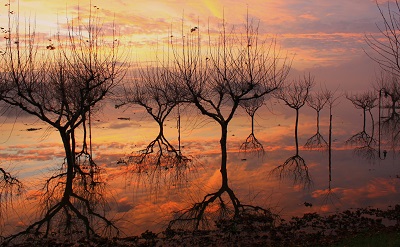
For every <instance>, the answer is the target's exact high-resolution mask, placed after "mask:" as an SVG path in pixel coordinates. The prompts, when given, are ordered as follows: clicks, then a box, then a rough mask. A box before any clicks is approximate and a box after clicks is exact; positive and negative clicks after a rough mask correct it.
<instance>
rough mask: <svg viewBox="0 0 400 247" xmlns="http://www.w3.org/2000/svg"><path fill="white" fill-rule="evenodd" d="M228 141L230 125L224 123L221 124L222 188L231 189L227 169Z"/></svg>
mask: <svg viewBox="0 0 400 247" xmlns="http://www.w3.org/2000/svg"><path fill="white" fill-rule="evenodd" d="M227 139H228V125H227V124H225V123H223V124H221V140H220V144H221V169H220V172H221V176H222V186H221V188H225V189H226V188H229V186H228V171H227V169H226V165H227V157H228V154H227Z"/></svg>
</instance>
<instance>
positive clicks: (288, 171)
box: [272, 74, 314, 187]
mask: <svg viewBox="0 0 400 247" xmlns="http://www.w3.org/2000/svg"><path fill="white" fill-rule="evenodd" d="M313 85H314V77H312V76H311V75H310V74H309V75H308V76H306V75H304V77H303V78H298V79H297V80H293V81H292V82H291V83H290V84H289V85H287V86H286V87H284V88H282V89H280V90H279V91H278V92H277V93H276V97H277V98H278V99H280V100H282V101H283V102H284V103H285V104H286V105H287V106H289V107H290V108H292V109H294V110H296V122H295V126H294V139H295V144H296V146H295V148H296V153H295V155H293V156H291V157H289V158H288V159H286V161H285V162H284V163H283V164H282V165H279V166H278V167H276V168H274V169H273V170H272V173H277V174H278V175H279V177H280V178H286V177H289V178H291V179H292V180H293V182H294V183H295V184H302V185H304V186H305V187H307V186H310V185H311V177H310V174H309V172H308V166H307V164H306V162H305V160H304V159H303V158H302V157H301V156H300V155H299V140H298V125H299V111H300V108H301V107H303V106H304V105H305V103H306V101H307V98H308V97H309V93H310V89H311V88H312V86H313Z"/></svg>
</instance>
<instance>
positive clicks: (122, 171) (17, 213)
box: [0, 100, 400, 235]
mask: <svg viewBox="0 0 400 247" xmlns="http://www.w3.org/2000/svg"><path fill="white" fill-rule="evenodd" d="M343 101H345V100H343ZM300 113H301V114H300V122H299V143H300V150H299V155H300V156H301V157H302V158H303V159H304V160H305V162H306V164H307V166H308V168H309V173H310V176H311V179H312V183H311V185H310V186H308V187H304V186H303V185H301V184H295V183H293V180H291V179H290V178H287V179H280V178H279V176H277V175H276V174H271V171H272V170H273V169H274V168H275V167H277V166H279V165H281V164H282V163H283V162H284V161H285V160H286V159H287V158H289V157H291V156H293V155H294V154H295V148H294V137H293V127H294V114H293V112H291V111H290V109H289V110H288V109H285V108H284V106H279V105H275V108H274V110H273V111H271V110H270V109H266V108H265V109H263V108H262V109H260V111H259V112H257V114H256V116H255V131H254V134H255V136H256V137H257V139H258V140H259V141H260V142H261V143H262V145H263V147H264V149H265V153H264V155H257V154H254V153H243V152H239V147H240V145H241V143H243V142H244V141H245V140H246V137H247V136H248V135H249V134H250V133H251V126H250V117H249V116H248V115H246V113H245V112H244V111H238V114H237V116H236V117H235V118H234V120H233V122H232V123H231V124H230V127H229V137H228V149H229V154H228V176H229V184H230V187H231V188H232V189H233V190H234V192H235V193H236V195H237V197H238V198H239V200H241V201H242V202H243V203H246V204H252V205H259V206H262V207H264V208H271V210H272V211H273V212H275V213H277V214H279V215H280V216H281V217H282V218H290V217H291V216H300V215H302V214H303V213H309V212H318V213H321V214H329V213H335V212H337V211H341V210H344V209H348V208H356V207H367V206H371V207H380V208H387V206H389V205H395V204H398V203H399V198H400V197H399V189H400V178H399V175H400V163H399V160H400V159H399V157H398V156H397V154H396V152H393V150H391V149H390V148H389V147H388V146H385V145H384V140H383V141H382V146H381V150H384V149H385V150H386V149H387V150H388V155H387V157H386V158H385V159H384V160H381V159H379V158H378V156H377V155H376V158H375V159H372V160H371V159H367V158H366V156H365V155H364V154H362V153H358V154H355V152H354V149H355V148H356V147H355V146H349V145H346V144H345V141H346V140H347V139H348V138H350V137H351V136H352V135H353V134H355V133H357V132H358V131H360V130H361V129H360V128H362V122H360V121H362V116H361V114H360V112H358V111H357V110H356V109H353V108H352V106H351V105H350V104H347V103H346V102H342V103H341V106H337V108H336V109H334V112H333V123H332V125H333V128H332V131H333V138H332V139H333V148H332V163H331V164H332V172H331V181H329V169H328V165H329V160H328V152H327V151H326V150H322V151H321V150H307V149H304V148H303V147H302V145H304V143H305V142H306V141H307V139H308V138H309V137H311V136H313V135H314V134H315V113H314V112H313V111H312V110H310V109H306V108H304V110H301V112H300ZM93 119H94V120H93V124H92V136H93V138H92V143H93V144H92V145H93V152H94V160H95V161H96V163H97V164H98V165H100V166H101V168H103V171H104V174H103V177H104V180H105V182H106V190H105V191H106V193H105V196H106V198H107V205H108V206H107V207H106V215H107V216H108V217H109V218H111V219H113V220H116V221H117V226H119V227H120V228H121V230H122V232H123V233H124V234H126V235H136V234H140V233H142V232H144V231H145V230H151V231H155V232H158V231H161V230H163V229H164V228H165V227H166V226H167V224H168V221H169V220H170V219H171V218H172V215H173V212H176V211H178V210H182V209H184V208H187V207H189V206H191V205H192V204H193V203H195V202H199V201H201V200H202V199H203V197H204V196H205V195H206V194H207V193H212V192H215V191H216V190H218V189H219V187H220V185H221V178H220V172H219V165H220V163H219V162H220V156H219V128H218V126H217V125H215V124H214V123H213V122H211V121H209V120H207V119H204V118H202V117H201V116H200V115H199V114H198V112H196V111H194V110H189V111H187V112H184V113H182V116H181V120H182V123H181V126H182V127H181V145H182V153H183V155H186V156H188V157H190V158H192V159H193V160H194V161H195V162H194V163H193V164H194V165H193V166H192V167H190V169H189V170H188V171H187V172H185V173H184V174H182V175H181V176H179V179H177V180H169V179H167V180H168V181H167V180H164V179H163V178H162V177H161V178H160V179H159V180H152V181H151V182H149V179H148V178H147V177H146V176H141V177H138V176H137V175H136V174H132V173H130V172H129V169H127V167H126V166H124V165H121V164H118V160H120V159H121V158H124V157H126V156H127V155H129V154H131V153H132V152H134V153H135V152H137V151H139V150H140V149H143V148H144V147H145V146H146V145H147V144H148V143H149V142H151V141H152V140H154V138H155V137H156V136H157V134H158V132H157V131H158V126H157V124H156V123H154V122H153V121H152V120H151V119H150V118H149V117H148V116H147V114H146V113H145V112H144V111H143V110H142V109H140V108H130V109H119V110H116V109H113V107H112V106H111V104H110V105H109V106H108V107H105V109H103V110H102V111H99V112H97V113H96V114H95V115H94V117H93ZM176 121H177V113H176V112H173V113H172V114H171V116H170V117H169V118H168V119H167V121H166V122H165V126H164V128H165V130H166V132H165V135H166V137H167V139H168V140H170V141H171V143H173V144H174V145H177V124H176ZM328 127H329V117H328V116H327V111H324V110H323V111H321V122H320V129H321V134H322V135H323V136H324V138H325V140H327V141H328ZM29 128H35V129H36V130H34V131H32V130H31V131H27V129H29ZM1 129H2V132H1V136H0V138H1V139H0V142H1V144H0V150H1V158H2V160H1V165H2V166H3V167H4V168H6V169H7V170H8V171H10V172H11V173H13V174H16V175H17V176H18V177H19V178H20V179H21V180H22V181H23V183H24V186H25V187H24V193H23V194H22V195H20V196H18V197H15V198H14V199H13V203H12V206H9V207H7V208H3V209H2V210H3V212H2V226H1V228H0V229H1V235H7V234H8V233H12V232H15V231H18V230H23V229H24V227H26V226H28V225H29V224H31V223H32V222H34V220H35V219H37V217H39V215H40V213H41V210H40V209H41V206H40V198H41V197H40V196H41V195H42V190H41V188H42V186H43V184H44V181H45V179H46V178H48V177H49V176H51V174H53V173H54V171H56V170H57V169H60V167H61V164H62V162H63V150H62V145H61V141H60V138H59V136H58V134H57V132H55V131H54V130H53V129H48V128H47V126H46V125H45V124H43V123H41V122H38V121H37V120H35V119H33V118H30V117H26V116H18V118H15V117H9V118H7V119H5V120H4V123H3V124H2V126H1ZM375 131H376V129H375ZM377 148H378V147H377V146H375V151H377V150H378V149H377Z"/></svg>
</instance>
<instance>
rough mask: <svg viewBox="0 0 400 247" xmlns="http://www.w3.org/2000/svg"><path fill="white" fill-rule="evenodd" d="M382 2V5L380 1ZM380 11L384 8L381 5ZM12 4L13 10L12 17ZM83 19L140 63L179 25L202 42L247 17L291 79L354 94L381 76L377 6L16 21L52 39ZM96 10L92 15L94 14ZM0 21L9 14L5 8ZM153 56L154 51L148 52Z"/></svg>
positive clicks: (154, 11)
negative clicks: (375, 44)
mask: <svg viewBox="0 0 400 247" xmlns="http://www.w3.org/2000/svg"><path fill="white" fill-rule="evenodd" d="M381 2H382V1H381ZM382 4H383V5H382V7H383V8H386V5H385V3H382ZM17 5H18V4H17V2H15V1H12V3H11V9H12V10H16V9H17ZM78 6H79V10H80V12H81V13H85V12H86V13H87V12H89V9H90V8H91V10H92V11H93V13H96V14H98V15H99V16H100V17H101V18H102V20H103V21H104V23H105V25H107V24H108V23H111V22H112V21H114V22H115V24H116V26H117V28H118V30H119V31H120V32H121V37H120V39H121V42H122V44H123V45H127V46H129V47H130V53H131V54H132V56H133V57H134V58H135V59H136V58H137V57H139V59H141V60H145V57H146V55H149V53H150V51H149V49H150V50H151V47H153V48H154V46H153V45H154V44H156V43H159V42H160V40H162V39H165V38H166V37H168V34H169V32H171V28H172V30H173V31H177V32H179V31H180V28H181V21H182V17H183V18H184V19H185V20H184V22H185V25H186V26H187V27H188V29H189V28H190V27H191V26H197V25H199V29H200V30H201V31H203V33H204V34H206V33H207V32H206V31H207V29H208V27H210V29H213V28H216V27H218V26H219V25H220V23H221V19H222V18H223V17H224V18H225V20H226V22H227V23H229V24H232V25H236V26H240V25H243V23H244V22H245V20H246V14H247V11H246V9H248V14H249V17H250V18H251V19H253V20H255V21H260V34H261V35H265V34H268V35H270V37H276V39H277V42H278V44H279V45H280V46H281V49H282V51H284V52H287V54H288V56H289V57H294V60H293V70H292V75H295V74H296V72H298V71H300V72H303V71H306V72H312V73H313V74H315V75H316V79H317V81H318V82H320V83H322V84H328V87H330V88H334V87H335V88H336V87H337V86H338V85H341V86H343V90H357V89H358V88H359V86H360V85H361V84H364V85H366V84H367V85H370V84H372V83H373V79H374V77H375V73H377V72H378V69H377V68H376V66H375V65H374V64H373V62H372V61H371V60H370V59H369V58H367V56H366V55H365V52H364V51H363V49H366V50H368V46H367V45H366V43H365V40H364V37H365V35H366V34H373V33H376V32H377V31H378V29H377V27H376V25H377V24H379V23H380V22H381V17H380V15H379V11H378V8H377V6H376V2H375V0H353V1H348V0H336V1H329V0H309V1H302V0H288V1H278V0H267V1H261V0H249V1H235V0H196V1H192V0H190V1H183V0H165V1H160V0H157V1H154V0H153V1H148V0H135V1H128V0H118V1H112V4H111V2H110V1H104V0H93V1H92V2H91V3H90V1H75V0H73V1H44V0H21V1H19V13H20V19H23V20H25V18H27V19H35V22H36V28H37V31H39V32H43V33H47V34H55V33H57V26H58V25H57V23H60V25H61V26H62V24H63V23H65V21H66V18H67V17H68V18H69V19H72V17H76V14H77V10H78ZM94 6H96V7H94ZM3 8H4V9H3V11H2V13H3V15H1V16H0V18H2V19H3V20H4V18H5V17H6V13H7V9H6V8H7V7H6V6H4V7H3ZM153 51H154V49H153Z"/></svg>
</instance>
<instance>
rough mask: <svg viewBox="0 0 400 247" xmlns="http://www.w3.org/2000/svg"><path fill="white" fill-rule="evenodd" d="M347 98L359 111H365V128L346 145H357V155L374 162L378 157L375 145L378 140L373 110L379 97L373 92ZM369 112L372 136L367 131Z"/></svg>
mask: <svg viewBox="0 0 400 247" xmlns="http://www.w3.org/2000/svg"><path fill="white" fill-rule="evenodd" d="M346 98H347V99H348V100H350V101H351V103H353V105H354V106H355V107H356V108H357V109H362V110H363V128H362V130H361V131H360V132H358V133H356V134H354V135H353V136H351V137H350V138H349V139H348V140H347V141H346V144H349V145H355V146H356V147H355V149H354V152H355V154H356V155H359V156H362V157H365V158H366V159H368V160H374V159H375V158H376V157H375V156H376V150H375V148H374V145H375V144H376V140H375V138H374V117H373V115H372V112H371V109H373V108H374V107H375V106H376V100H377V97H376V96H375V95H374V94H373V93H372V92H364V93H359V94H353V95H346ZM367 112H368V113H369V116H370V118H371V123H372V124H371V126H372V127H371V128H372V130H371V135H370V134H368V133H367V131H366V121H367V119H366V118H367V117H366V116H367Z"/></svg>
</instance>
